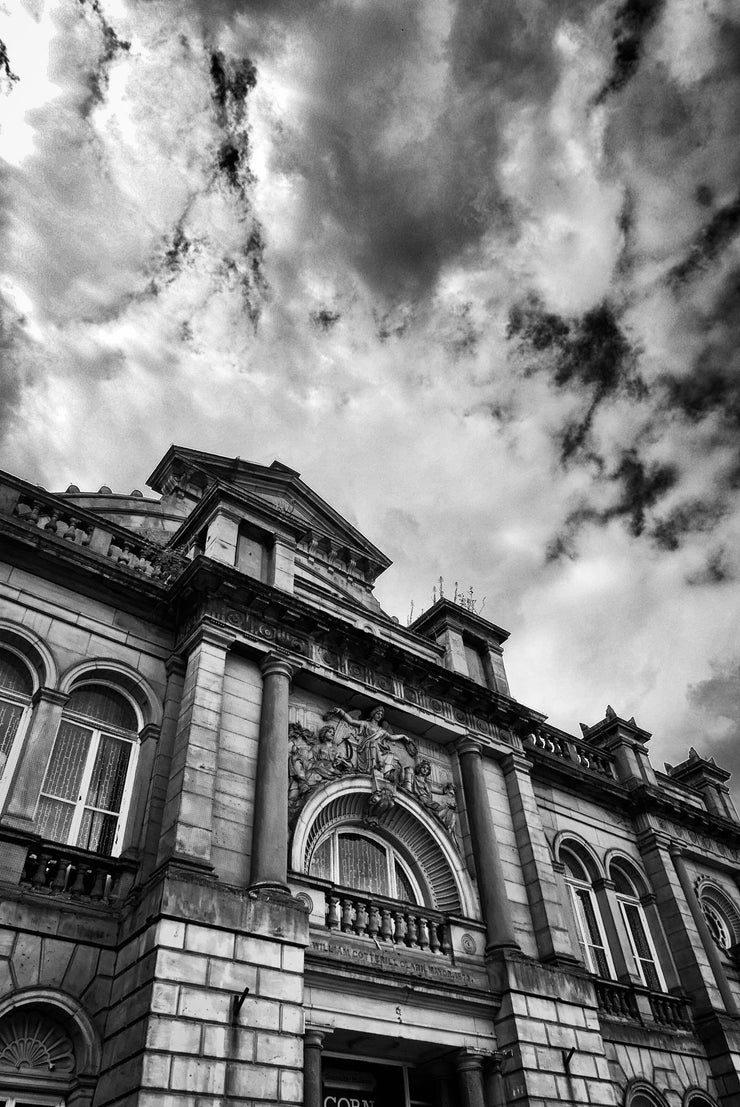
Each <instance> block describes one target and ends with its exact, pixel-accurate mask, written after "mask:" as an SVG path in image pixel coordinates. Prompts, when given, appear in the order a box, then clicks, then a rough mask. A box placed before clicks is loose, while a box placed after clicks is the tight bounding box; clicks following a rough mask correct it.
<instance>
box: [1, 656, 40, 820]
mask: <svg viewBox="0 0 740 1107" xmlns="http://www.w3.org/2000/svg"><path fill="white" fill-rule="evenodd" d="M33 690H34V682H33V677H32V675H31V670H30V669H29V667H28V665H27V664H26V662H25V661H24V660H23V659H22V658H21V657H20V656H19V655H18V654H16V653H15V652H14V651H12V650H9V649H6V648H5V647H3V648H2V649H0V804H2V802H3V800H4V799H5V796H6V794H7V791H8V787H9V786H10V778H11V776H12V774H13V769H14V767H15V763H16V761H17V760H18V754H19V752H20V748H21V744H22V742H23V732H24V730H25V728H26V725H27V722H28V715H29V711H30V705H31V696H32V695H33Z"/></svg>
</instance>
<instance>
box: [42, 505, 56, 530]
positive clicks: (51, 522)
mask: <svg viewBox="0 0 740 1107" xmlns="http://www.w3.org/2000/svg"><path fill="white" fill-rule="evenodd" d="M58 522H59V511H58V510H57V508H54V510H53V511H52V513H51V515H50V516H49V518H48V519H47V521H46V522H45V523H44V530H53V531H54V533H55V534H56V533H57V523H58Z"/></svg>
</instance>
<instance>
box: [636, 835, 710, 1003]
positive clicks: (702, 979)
mask: <svg viewBox="0 0 740 1107" xmlns="http://www.w3.org/2000/svg"><path fill="white" fill-rule="evenodd" d="M637 845H638V848H639V850H640V853H641V855H642V859H643V863H644V865H645V871H646V872H647V874H648V876H649V878H650V883H651V885H652V888H653V891H654V892H655V898H656V905H657V908H658V911H659V912H660V917H661V921H662V923H663V927H664V929H665V935H666V940H667V941H668V942H669V943H670V947H671V952H672V954H673V959H674V963H675V965H676V971H677V972H678V975H679V979H680V982H681V986H682V987H683V988H684V989H685V990H686V992H688V994H689V995H690V996H691V998H692V999H693V1001H694V1003H695V1004H696V1009H697V1012H702V1011H704V1012H706V1011H708V1010H709V1011H711V1010H721V1008H722V995H721V992H720V990H719V988H718V985H717V983H716V977H715V974H714V972H713V970H712V966H711V962H710V961H709V957H708V955H707V954H706V952H705V947H704V943H703V942H702V940H701V937H700V934H699V930H698V926H697V922H696V917H695V915H694V911H693V909H692V907H691V899H693V900H694V901H696V896H695V895H694V892H693V888H691V881H690V880H687V886H688V887H689V889H690V892H691V899H689V897H688V896H687V894H686V892H685V890H684V887H683V883H682V881H681V877H680V874H679V869H681V870H682V871H683V874H684V879H687V878H688V874H687V873H686V870H685V867H684V866H683V864H682V863H681V862H679V866H676V864H675V862H674V860H673V858H672V857H671V852H672V851H671V848H670V847H671V842H670V839H669V838H668V836H667V835H665V834H661V833H660V832H657V831H654V830H652V829H647V830H644V831H643V832H642V833H641V834H639V835H638V839H637ZM696 909H697V910H698V911H699V912H701V908H699V905H698V904H696ZM702 920H703V915H702ZM704 926H706V923H704ZM708 944H713V943H712V942H711V938H710V939H709V942H708Z"/></svg>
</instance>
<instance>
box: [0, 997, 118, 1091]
mask: <svg viewBox="0 0 740 1107" xmlns="http://www.w3.org/2000/svg"><path fill="white" fill-rule="evenodd" d="M24 1009H29V1010H32V1009H36V1010H38V1011H40V1012H42V1013H43V1012H47V1013H48V1015H49V1016H50V1017H51V1018H53V1019H56V1020H57V1022H59V1023H61V1025H62V1026H63V1027H64V1028H65V1029H66V1031H67V1033H68V1034H69V1036H70V1038H71V1040H72V1044H73V1047H74V1053H75V1063H76V1073H77V1075H78V1076H85V1075H90V1076H96V1075H97V1074H98V1072H99V1071H100V1060H101V1057H102V1046H101V1041H100V1035H99V1034H98V1031H97V1030H96V1029H95V1026H94V1025H93V1022H92V1020H91V1018H90V1016H89V1015H88V1013H87V1011H86V1010H85V1009H84V1007H83V1006H82V1004H81V1003H79V1001H78V1000H76V999H74V998H73V997H72V996H70V995H67V993H66V992H61V991H58V990H57V989H55V988H27V989H25V991H20V992H15V993H14V994H13V995H10V996H6V997H5V998H3V999H2V1000H0V1020H2V1019H3V1018H5V1017H6V1016H8V1015H13V1014H15V1013H16V1012H18V1011H23V1010H24Z"/></svg>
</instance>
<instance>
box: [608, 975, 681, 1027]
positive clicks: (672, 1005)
mask: <svg viewBox="0 0 740 1107" xmlns="http://www.w3.org/2000/svg"><path fill="white" fill-rule="evenodd" d="M594 984H595V987H596V998H597V1001H598V1004H599V1010H600V1011H601V1012H602V1013H603V1014H604V1015H607V1016H608V1017H610V1018H619V1019H629V1020H630V1021H631V1022H637V1023H640V1024H642V1025H644V1023H645V1019H644V1018H643V1015H642V1012H641V1010H640V1002H639V998H638V997H641V996H642V997H644V998H645V999H647V1003H648V1006H649V1009H650V1013H651V1016H652V1021H653V1022H655V1023H658V1025H659V1026H667V1027H671V1028H672V1029H674V1030H690V1029H691V1025H692V1023H691V1014H690V1010H689V1004H688V1001H687V1000H686V999H684V998H683V996H675V995H670V994H669V993H667V992H654V991H652V990H651V989H650V988H645V987H642V986H641V985H639V984H620V983H618V982H617V981H616V980H602V979H598V980H595V981H594Z"/></svg>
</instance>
